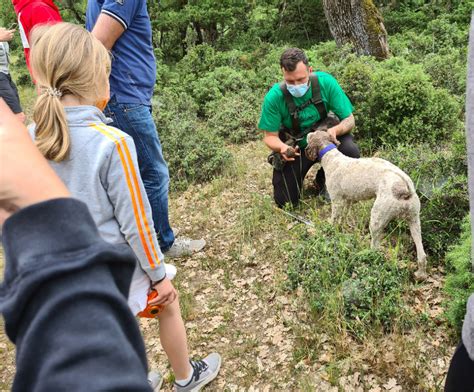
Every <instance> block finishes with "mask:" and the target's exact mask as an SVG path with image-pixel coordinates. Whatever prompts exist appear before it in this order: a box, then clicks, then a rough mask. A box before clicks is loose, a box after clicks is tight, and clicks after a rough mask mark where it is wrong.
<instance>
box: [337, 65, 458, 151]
mask: <svg viewBox="0 0 474 392" xmlns="http://www.w3.org/2000/svg"><path fill="white" fill-rule="evenodd" d="M361 61H362V60H357V62H359V63H360V62H361ZM345 72H348V73H350V72H357V69H356V68H354V67H348V69H347V71H345ZM357 74H358V79H356V80H358V83H357V84H353V86H349V88H346V90H347V91H351V93H350V95H351V98H352V100H353V104H354V106H355V116H356V119H357V132H358V134H359V135H360V136H361V137H363V138H366V139H368V140H370V141H371V142H372V143H373V145H374V146H380V145H396V144H397V143H420V142H428V143H430V144H435V143H439V142H440V141H441V140H446V137H447V136H448V135H450V134H451V133H453V132H454V131H456V130H459V129H461V128H462V123H461V122H460V120H459V115H460V111H461V105H460V103H459V102H458V101H456V100H455V99H454V98H453V97H452V96H450V95H449V93H448V92H447V91H446V90H444V89H438V88H435V87H434V86H433V84H432V83H431V81H430V79H429V77H428V75H426V74H425V73H424V72H423V70H422V68H421V67H420V66H417V65H410V64H408V63H407V62H406V61H403V60H400V59H390V60H387V61H385V62H384V63H382V64H373V63H371V62H366V63H365V65H364V67H363V68H361V69H360V70H359V71H358V72H357ZM349 76H350V74H349ZM348 79H349V81H350V80H352V79H351V78H350V77H348V76H347V74H346V75H343V76H342V80H343V81H347V80H348ZM343 87H345V86H344V85H343Z"/></svg>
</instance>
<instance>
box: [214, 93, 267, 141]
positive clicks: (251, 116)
mask: <svg viewBox="0 0 474 392" xmlns="http://www.w3.org/2000/svg"><path fill="white" fill-rule="evenodd" d="M258 98H260V97H258ZM260 105H261V98H260V99H257V97H256V96H255V94H253V93H252V92H250V91H248V90H247V91H245V90H244V91H242V92H240V93H237V94H228V95H226V96H225V97H223V98H221V99H220V100H215V101H212V103H211V104H209V105H208V106H207V112H208V113H209V121H208V123H207V124H208V127H209V128H210V129H212V130H213V132H216V133H217V134H218V135H219V136H222V137H223V138H224V139H226V140H227V141H229V142H232V143H244V142H247V141H250V140H256V139H258V138H261V135H260V132H258V130H257V122H258V118H259V114H260Z"/></svg>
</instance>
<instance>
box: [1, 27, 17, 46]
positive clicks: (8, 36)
mask: <svg viewBox="0 0 474 392" xmlns="http://www.w3.org/2000/svg"><path fill="white" fill-rule="evenodd" d="M14 33H15V30H7V29H6V28H4V27H0V42H6V41H11V40H12V39H13V34H14Z"/></svg>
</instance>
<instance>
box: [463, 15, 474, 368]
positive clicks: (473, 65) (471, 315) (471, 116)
mask: <svg viewBox="0 0 474 392" xmlns="http://www.w3.org/2000/svg"><path fill="white" fill-rule="evenodd" d="M473 106H474V12H473V13H472V17H471V28H470V32H469V57H468V71H467V91H466V137H467V150H468V151H467V154H468V169H469V170H468V176H469V177H468V178H469V181H468V182H469V194H470V205H471V238H472V245H471V258H472V260H471V261H472V262H474V110H473ZM462 340H463V343H464V346H466V350H467V353H468V354H469V357H470V358H471V359H472V360H473V361H474V294H473V295H471V296H470V297H469V300H468V302H467V313H466V317H465V318H464V324H463V327H462Z"/></svg>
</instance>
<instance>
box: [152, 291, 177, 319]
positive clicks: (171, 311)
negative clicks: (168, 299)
mask: <svg viewBox="0 0 474 392" xmlns="http://www.w3.org/2000/svg"><path fill="white" fill-rule="evenodd" d="M176 316H179V317H181V308H180V306H179V294H177V295H176V299H175V300H174V301H173V302H172V303H170V304H169V305H166V306H165V307H164V308H163V310H162V311H161V312H160V313H159V314H158V319H160V318H163V317H176Z"/></svg>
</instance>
